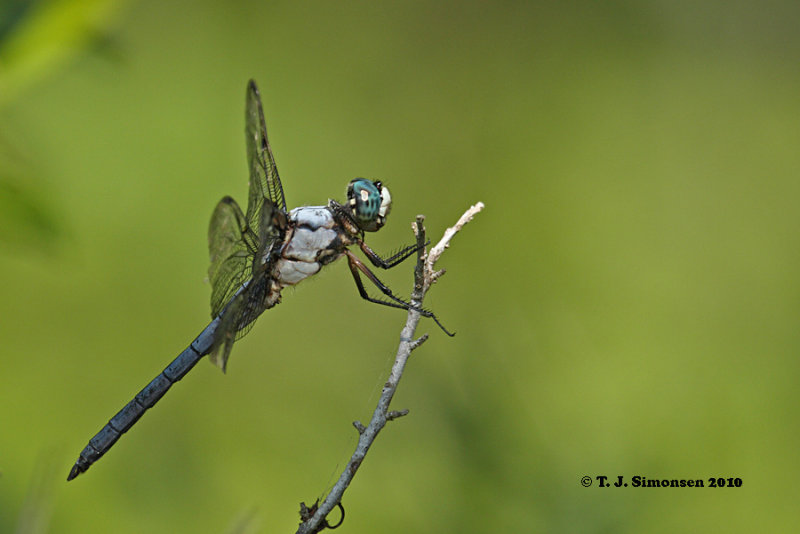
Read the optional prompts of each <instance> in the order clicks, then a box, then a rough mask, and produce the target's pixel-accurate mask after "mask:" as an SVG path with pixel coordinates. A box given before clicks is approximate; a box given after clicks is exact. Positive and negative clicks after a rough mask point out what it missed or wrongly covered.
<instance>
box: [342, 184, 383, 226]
mask: <svg viewBox="0 0 800 534" xmlns="http://www.w3.org/2000/svg"><path fill="white" fill-rule="evenodd" d="M347 200H348V204H349V206H350V209H351V210H352V213H353V216H354V217H355V220H356V222H357V223H358V226H359V227H360V228H361V229H362V230H364V231H367V232H375V231H377V230H379V229H380V228H381V227H382V226H383V225H384V223H385V222H386V216H387V215H388V214H389V210H390V209H391V206H392V197H391V195H389V189H388V188H386V187H383V185H382V184H381V183H380V182H373V181H371V180H367V179H366V178H356V179H355V180H353V181H351V182H350V184H349V185H348V186H347Z"/></svg>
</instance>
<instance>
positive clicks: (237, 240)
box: [208, 197, 287, 371]
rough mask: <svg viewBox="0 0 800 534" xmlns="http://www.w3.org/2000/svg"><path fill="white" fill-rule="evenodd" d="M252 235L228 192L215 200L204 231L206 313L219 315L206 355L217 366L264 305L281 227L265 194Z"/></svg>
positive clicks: (281, 216)
mask: <svg viewBox="0 0 800 534" xmlns="http://www.w3.org/2000/svg"><path fill="white" fill-rule="evenodd" d="M259 218H260V221H259V224H258V235H256V234H255V233H254V232H253V231H252V230H251V229H250V226H249V225H248V222H247V220H246V218H245V215H244V214H243V213H242V210H241V208H240V207H239V205H238V204H237V203H236V201H235V200H233V199H232V198H230V197H225V198H223V199H222V200H220V202H219V204H217V207H216V209H215V210H214V214H213V215H212V217H211V225H210V227H209V231H208V244H209V253H210V256H211V266H210V267H209V269H208V277H209V280H210V281H211V287H212V289H211V314H212V317H216V316H217V315H220V314H221V319H220V322H219V325H218V326H217V330H216V332H215V334H214V343H213V345H212V348H211V355H210V359H211V361H212V362H214V364H216V365H217V366H218V367H220V368H221V369H222V370H223V371H224V370H225V366H226V364H227V361H228V356H229V355H230V352H231V349H232V348H233V343H234V341H236V340H237V339H240V338H242V337H243V336H244V335H245V334H247V333H248V332H249V331H250V328H251V327H252V325H253V322H254V321H255V320H256V318H258V316H259V315H261V314H262V313H263V312H264V310H265V309H266V308H267V305H266V302H267V297H268V295H269V290H270V274H271V270H272V264H273V262H274V259H275V257H276V256H277V253H278V247H276V244H278V243H280V242H281V240H282V239H281V238H282V236H283V235H284V232H285V229H286V224H287V223H286V217H285V213H284V212H283V211H280V210H278V209H277V208H276V207H275V206H274V204H272V202H271V201H270V200H269V199H267V198H265V199H262V201H261V209H260V210H259Z"/></svg>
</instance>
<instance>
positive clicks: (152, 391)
mask: <svg viewBox="0 0 800 534" xmlns="http://www.w3.org/2000/svg"><path fill="white" fill-rule="evenodd" d="M218 324H219V318H217V319H214V320H213V321H211V324H209V325H208V326H207V327H206V328H205V329H204V330H203V331H202V332H201V333H200V335H199V336H197V338H196V339H195V340H194V341H192V343H191V344H190V345H189V346H188V347H186V349H184V351H183V352H181V353H180V354H179V355H178V357H177V358H175V359H174V360H173V361H172V363H170V364H169V365H168V366H167V367H166V368H165V369H164V370H163V371H161V373H159V374H158V376H157V377H155V378H154V379H153V380H151V381H150V383H149V384H147V385H146V386H145V387H144V388H143V389H142V390H141V391H140V392H139V393H138V394H137V395H136V396H135V397H134V398H133V399H131V401H130V402H129V403H128V404H126V405H125V407H124V408H122V409H121V410H120V411H119V412H118V413H117V415H115V416H114V417H112V418H111V420H110V421H109V422H108V423H106V425H105V426H104V427H103V428H102V429H101V430H100V432H98V433H97V434H96V435H95V436H94V437H93V438H92V439H90V440H89V443H88V444H87V445H86V447H84V449H83V450H82V451H81V454H80V456H79V457H78V461H76V462H75V465H74V466H72V470H71V471H70V472H69V476H68V477H67V480H72V479H73V478H75V477H76V476H78V475H80V474H81V473H83V472H84V471H86V470H87V469H89V467H91V465H92V464H93V463H95V462H96V461H97V460H99V459H100V458H101V457H102V456H103V455H104V454H105V453H106V452H108V450H109V449H110V448H111V447H112V446H113V445H114V443H116V442H117V440H118V439H119V438H120V437H121V436H122V434H124V433H125V432H127V431H128V429H130V428H131V427H132V426H133V425H134V423H136V421H138V420H139V418H140V417H142V416H143V415H144V413H145V412H146V411H147V410H149V409H150V408H152V407H153V406H155V404H156V403H157V402H158V400H159V399H160V398H161V397H163V396H164V394H165V393H166V392H167V391H168V390H169V388H170V387H171V386H172V384H174V383H175V382H177V381H178V380H180V379H181V378H183V377H184V376H185V375H186V373H188V372H189V371H190V370H191V369H192V367H194V366H195V364H196V363H197V362H198V361H200V358H202V357H203V356H205V355H206V354H208V352H209V350H211V345H212V340H213V338H214V332H215V331H216V328H217V325H218Z"/></svg>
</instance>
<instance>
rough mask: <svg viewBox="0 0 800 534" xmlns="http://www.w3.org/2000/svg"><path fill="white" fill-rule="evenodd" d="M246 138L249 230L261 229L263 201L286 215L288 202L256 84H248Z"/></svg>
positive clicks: (251, 81)
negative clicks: (259, 226) (270, 144)
mask: <svg viewBox="0 0 800 534" xmlns="http://www.w3.org/2000/svg"><path fill="white" fill-rule="evenodd" d="M245 122H246V124H247V126H246V129H245V137H246V142H247V163H248V166H249V171H250V196H249V197H248V201H247V222H248V223H249V224H250V228H258V224H259V222H260V221H261V213H260V212H261V208H262V206H263V199H269V200H270V201H272V204H273V205H274V206H276V207H277V208H278V209H279V210H281V211H283V212H286V199H285V198H284V196H283V185H282V184H281V179H280V177H279V176H278V167H276V166H275V159H274V158H273V157H272V149H271V148H270V146H269V139H267V124H266V121H265V120H264V110H263V108H262V107H261V95H260V94H259V92H258V87H257V86H256V82H255V81H253V80H250V83H248V84H247V104H246V107H245Z"/></svg>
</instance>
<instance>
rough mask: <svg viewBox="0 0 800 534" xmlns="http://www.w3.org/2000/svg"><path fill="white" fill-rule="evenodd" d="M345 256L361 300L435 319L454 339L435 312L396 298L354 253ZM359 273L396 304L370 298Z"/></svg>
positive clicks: (347, 252)
mask: <svg viewBox="0 0 800 534" xmlns="http://www.w3.org/2000/svg"><path fill="white" fill-rule="evenodd" d="M415 248H416V247H415ZM345 254H346V255H347V263H348V265H349V266H350V272H351V273H352V275H353V280H355V283H356V287H358V293H359V295H361V298H363V299H364V300H366V301H368V302H374V303H375V304H382V305H384V306H389V307H391V308H400V309H403V310H414V311H416V312H418V313H419V314H420V315H422V316H423V317H429V318H431V319H433V320H434V321H435V322H436V324H437V325H439V328H441V329H442V330H443V331H444V333H445V334H447V335H448V336H451V337H452V336H454V335H455V334H452V333H450V332H449V331H448V330H447V329H446V328H445V327H444V326H442V323H440V322H439V319H437V318H436V316H435V315H434V314H433V312H431V311H429V310H426V309H424V308H418V307H417V306H414V305H413V304H411V303H410V302H406V301H405V300H403V299H401V298H399V297H396V296H395V295H394V293H392V290H391V289H389V288H388V287H387V286H386V284H384V283H383V282H381V281H380V280H379V279H378V277H377V276H375V273H373V272H372V271H370V270H369V267H367V266H366V265H364V262H362V261H361V260H359V259H358V258H357V257H356V256H355V255H354V254H353V253H352V252H350V251H349V250H347V249H345ZM359 271H361V272H362V273H363V274H364V276H366V277H367V278H368V279H369V281H370V282H372V283H373V284H375V287H377V288H378V289H380V291H381V293H383V294H384V295H386V296H387V297H389V298H390V299H391V300H393V301H394V302H389V301H386V300H381V299H376V298H372V297H370V296H369V293H367V290H366V288H364V283H363V282H362V281H361V275H359Z"/></svg>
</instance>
